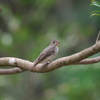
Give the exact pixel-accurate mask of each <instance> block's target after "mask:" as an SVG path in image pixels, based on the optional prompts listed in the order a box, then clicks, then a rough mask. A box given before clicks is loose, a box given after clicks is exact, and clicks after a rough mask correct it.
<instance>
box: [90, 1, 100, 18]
mask: <svg viewBox="0 0 100 100" xmlns="http://www.w3.org/2000/svg"><path fill="white" fill-rule="evenodd" d="M91 5H93V6H96V7H100V2H98V1H95V0H92V2H91ZM92 16H100V11H93V12H91V17H92Z"/></svg>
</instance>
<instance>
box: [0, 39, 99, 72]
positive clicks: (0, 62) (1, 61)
mask: <svg viewBox="0 0 100 100" xmlns="http://www.w3.org/2000/svg"><path fill="white" fill-rule="evenodd" d="M98 52H100V41H98V42H97V43H96V44H95V45H93V46H91V47H89V48H87V49H85V50H83V51H81V52H79V53H76V54H73V55H71V56H67V57H62V58H59V59H57V60H55V61H52V62H51V63H50V64H47V63H43V64H38V65H37V66H36V67H35V68H33V69H32V71H33V72H38V73H45V72H50V71H53V70H55V69H57V68H60V67H62V66H65V65H73V64H77V63H78V62H79V63H78V64H82V62H84V61H85V63H86V61H88V62H90V61H89V59H88V60H86V59H85V58H87V57H89V56H92V55H94V54H96V53H98ZM83 59H85V60H83ZM81 60H83V61H81ZM91 61H92V62H93V59H92V60H91ZM95 62H96V60H94V63H95ZM33 64H34V63H32V62H29V61H27V60H23V59H19V58H14V57H3V58H0V66H13V67H19V68H20V69H24V70H29V69H30V67H32V66H33ZM1 70H2V69H1ZM5 70H7V69H5ZM18 72H22V70H21V71H18Z"/></svg>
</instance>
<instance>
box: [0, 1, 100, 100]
mask: <svg viewBox="0 0 100 100" xmlns="http://www.w3.org/2000/svg"><path fill="white" fill-rule="evenodd" d="M0 8H2V12H1V13H0V57H7V56H8V57H10V56H11V57H18V58H22V59H26V60H29V61H33V60H34V59H35V58H36V57H37V56H38V55H39V53H40V52H41V51H42V50H43V49H44V48H45V47H46V46H47V45H49V43H50V42H51V41H52V40H53V39H58V40H59V41H60V42H61V45H60V51H59V54H58V56H57V57H56V58H59V57H64V56H68V55H71V54H74V53H76V52H79V51H81V50H83V49H85V48H87V47H89V46H91V45H93V44H94V43H95V40H96V37H97V34H98V31H99V29H100V17H98V16H93V17H90V15H91V14H90V13H91V12H92V11H94V10H97V11H98V10H100V8H98V7H95V6H90V0H83V1H82V0H0ZM95 56H99V54H98V55H95ZM3 68H4V67H3ZM0 100H100V64H99V63H98V64H94V65H92V64H91V65H76V66H75V65H74V66H65V67H62V68H59V69H57V70H55V71H52V72H49V73H40V74H38V73H32V72H23V73H20V74H16V75H2V76H0Z"/></svg>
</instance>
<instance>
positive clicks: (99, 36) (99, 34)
mask: <svg viewBox="0 0 100 100" xmlns="http://www.w3.org/2000/svg"><path fill="white" fill-rule="evenodd" d="M99 38H100V31H99V33H98V36H97V39H96V43H97V42H98V41H99Z"/></svg>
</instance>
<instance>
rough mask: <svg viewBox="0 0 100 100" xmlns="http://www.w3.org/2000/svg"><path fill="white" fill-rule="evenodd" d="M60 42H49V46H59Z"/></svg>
mask: <svg viewBox="0 0 100 100" xmlns="http://www.w3.org/2000/svg"><path fill="white" fill-rule="evenodd" d="M59 44H60V42H59V41H58V40H53V41H52V42H51V45H54V46H59Z"/></svg>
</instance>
